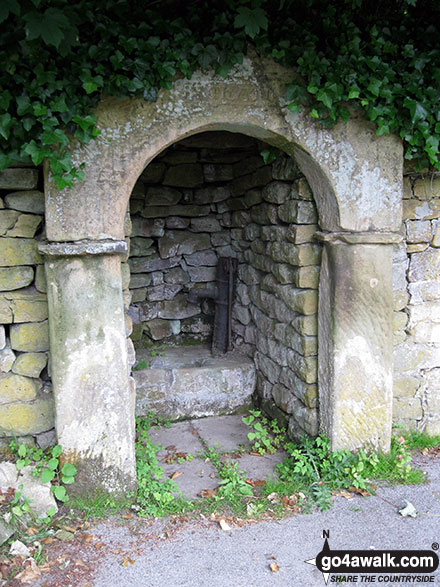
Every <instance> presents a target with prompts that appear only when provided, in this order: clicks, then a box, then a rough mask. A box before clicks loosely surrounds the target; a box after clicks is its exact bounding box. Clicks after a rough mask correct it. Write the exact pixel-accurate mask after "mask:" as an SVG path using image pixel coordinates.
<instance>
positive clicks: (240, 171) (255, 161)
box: [233, 155, 264, 177]
mask: <svg viewBox="0 0 440 587" xmlns="http://www.w3.org/2000/svg"><path fill="white" fill-rule="evenodd" d="M263 165H264V160H263V157H261V155H254V156H253V157H247V158H246V159H241V160H240V161H238V163H236V164H235V165H234V166H233V171H234V177H241V176H242V175H248V174H249V173H252V172H253V171H255V170H256V169H259V168H260V167H263Z"/></svg>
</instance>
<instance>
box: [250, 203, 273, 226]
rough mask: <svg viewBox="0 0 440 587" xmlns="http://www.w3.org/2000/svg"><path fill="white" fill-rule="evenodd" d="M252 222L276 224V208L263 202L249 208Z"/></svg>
mask: <svg viewBox="0 0 440 587" xmlns="http://www.w3.org/2000/svg"><path fill="white" fill-rule="evenodd" d="M251 219H252V222H256V223H257V224H277V223H278V207H277V206H274V205H272V204H268V203H267V202H264V203H262V204H258V205H257V206H253V208H251Z"/></svg>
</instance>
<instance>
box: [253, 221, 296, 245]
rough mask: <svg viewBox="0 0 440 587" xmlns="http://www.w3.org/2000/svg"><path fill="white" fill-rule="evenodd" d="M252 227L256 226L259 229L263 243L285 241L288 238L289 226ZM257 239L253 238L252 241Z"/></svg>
mask: <svg viewBox="0 0 440 587" xmlns="http://www.w3.org/2000/svg"><path fill="white" fill-rule="evenodd" d="M250 226H256V227H257V228H258V229H259V232H260V235H261V237H260V238H261V240H263V241H271V242H274V241H285V240H286V238H287V231H288V227H287V226H279V225H274V226H259V225H258V224H251V225H250ZM255 238H256V237H254V238H251V240H255Z"/></svg>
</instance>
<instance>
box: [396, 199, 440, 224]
mask: <svg viewBox="0 0 440 587" xmlns="http://www.w3.org/2000/svg"><path fill="white" fill-rule="evenodd" d="M439 217H440V198H437V199H435V200H430V201H420V200H403V218H404V220H432V219H433V218H439Z"/></svg>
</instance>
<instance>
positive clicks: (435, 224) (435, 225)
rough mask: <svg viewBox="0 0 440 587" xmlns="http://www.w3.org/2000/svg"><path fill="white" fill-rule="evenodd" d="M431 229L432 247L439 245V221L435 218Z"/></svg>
mask: <svg viewBox="0 0 440 587" xmlns="http://www.w3.org/2000/svg"><path fill="white" fill-rule="evenodd" d="M432 229H433V232H434V238H433V239H432V242H431V246H432V247H437V248H439V247H440V221H439V220H435V221H434V222H433V223H432Z"/></svg>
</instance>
